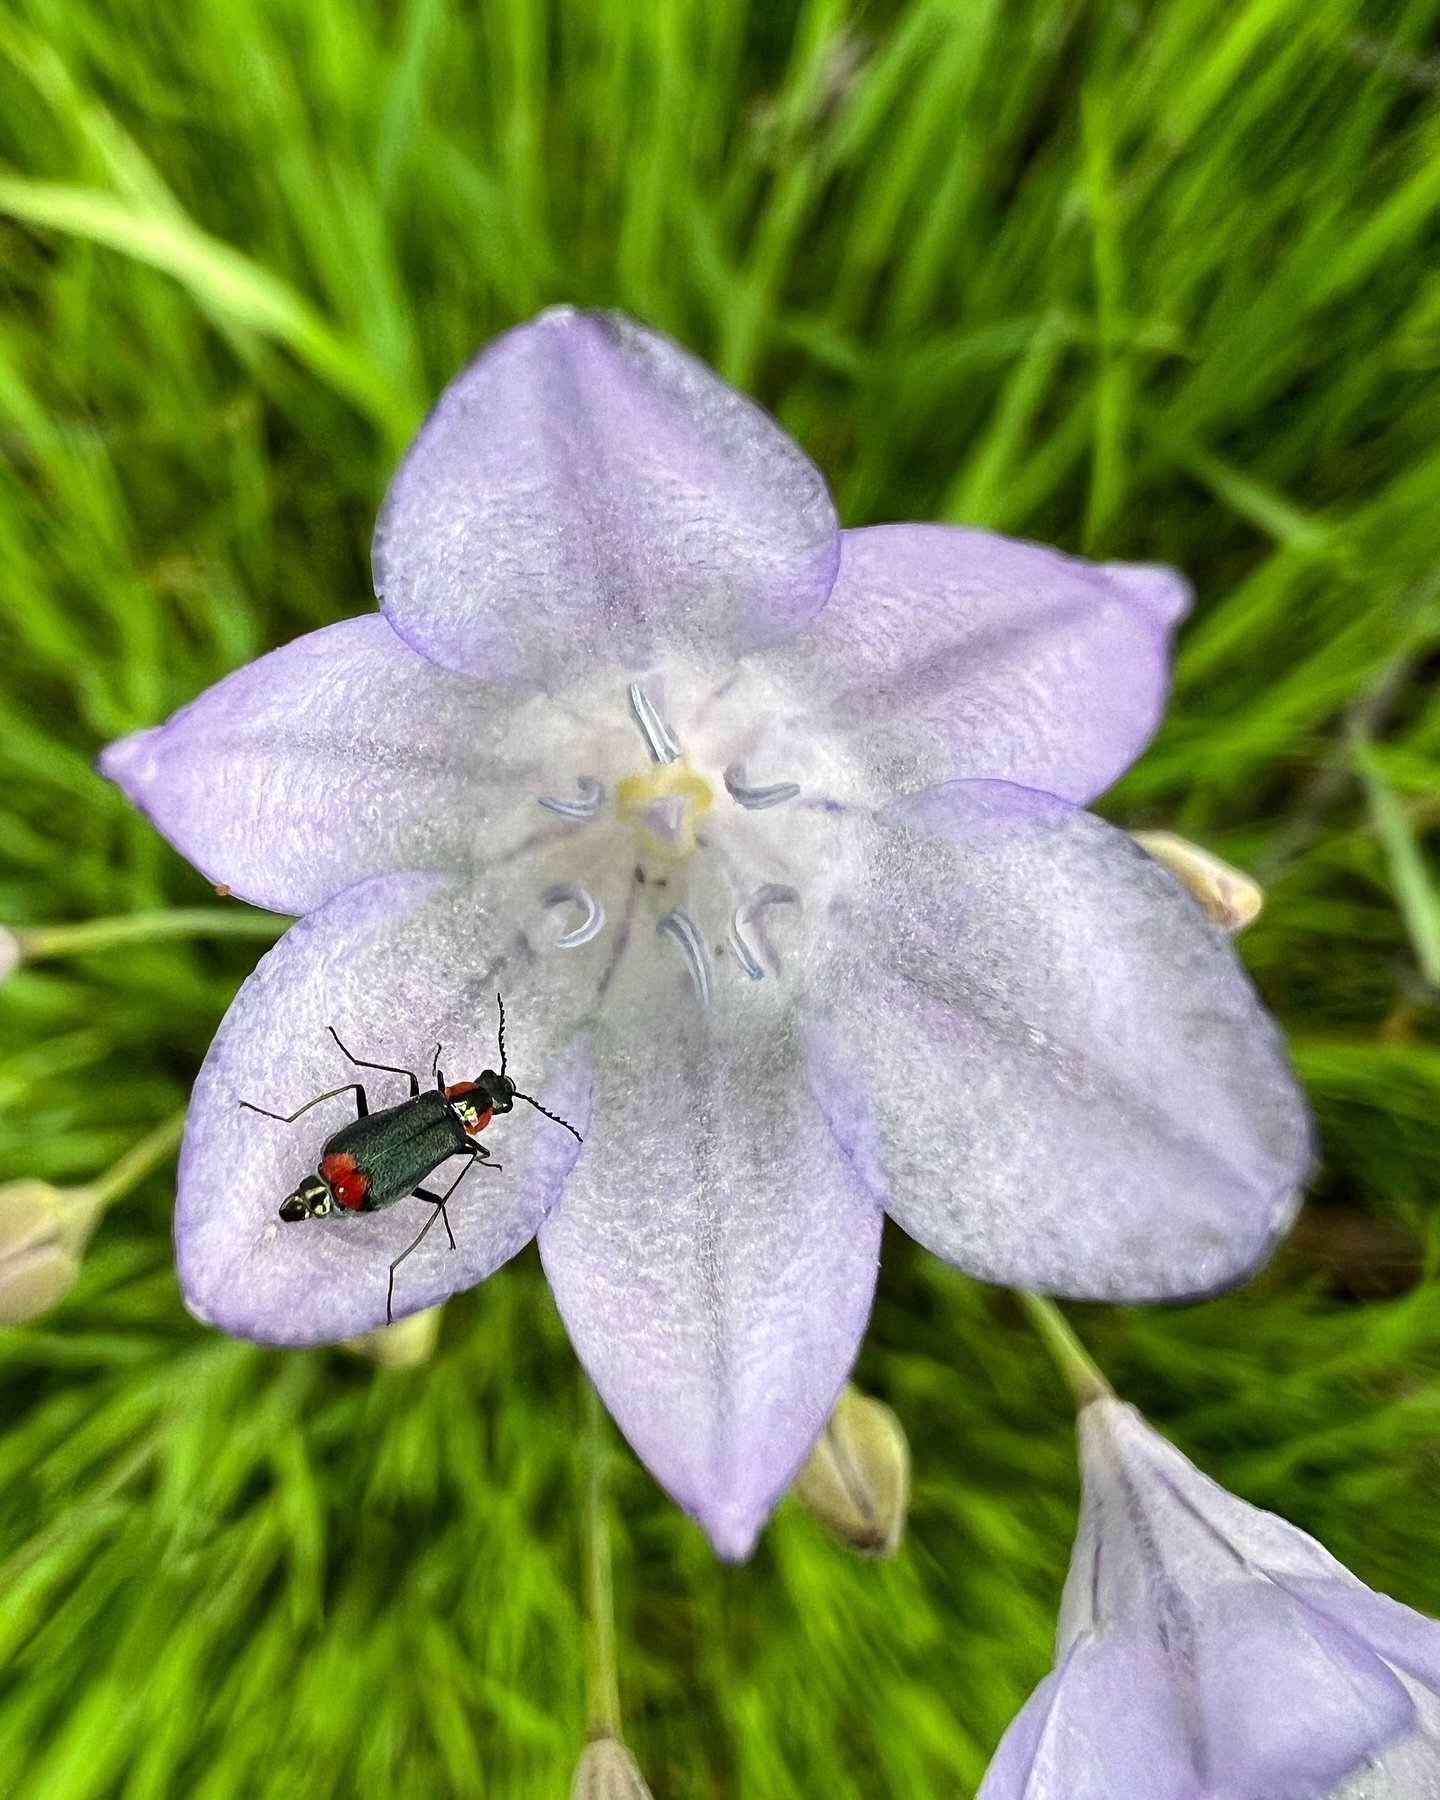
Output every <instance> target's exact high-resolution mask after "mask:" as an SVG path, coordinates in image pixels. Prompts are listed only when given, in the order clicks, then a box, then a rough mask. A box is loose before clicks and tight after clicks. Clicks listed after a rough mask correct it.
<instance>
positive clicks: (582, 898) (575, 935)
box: [540, 881, 605, 950]
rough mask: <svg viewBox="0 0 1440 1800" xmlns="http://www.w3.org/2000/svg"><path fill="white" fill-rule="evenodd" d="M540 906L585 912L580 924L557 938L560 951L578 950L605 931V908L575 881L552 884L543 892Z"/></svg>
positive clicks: (556, 942) (556, 944)
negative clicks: (569, 908) (578, 909)
mask: <svg viewBox="0 0 1440 1800" xmlns="http://www.w3.org/2000/svg"><path fill="white" fill-rule="evenodd" d="M540 904H541V905H542V906H545V907H551V906H578V907H581V908H582V909H583V910H584V913H585V917H584V918H583V919H582V920H581V921H580V923H579V924H578V925H576V926H574V927H573V928H572V929H571V930H569V931H567V932H564V933H562V935H561V936H559V937H558V938H556V940H555V946H556V948H557V949H559V950H578V949H579V948H580V946H581V944H588V943H589V942H590V940H591V938H593V937H598V936H599V934H600V933H601V932H602V931H603V930H604V929H605V908H604V907H603V906H602V905H601V904H600V902H599V901H598V900H597V899H596V898H595V896H594V895H593V894H592V893H591V892H590V890H589V889H588V888H583V887H579V886H577V885H576V883H575V882H573V881H555V882H552V883H551V884H550V886H549V887H547V888H545V889H544V890H543V891H542V892H541V895H540Z"/></svg>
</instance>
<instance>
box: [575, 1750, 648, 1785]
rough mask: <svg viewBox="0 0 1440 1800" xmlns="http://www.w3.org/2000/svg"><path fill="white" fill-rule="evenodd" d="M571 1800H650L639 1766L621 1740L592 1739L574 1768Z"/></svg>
mask: <svg viewBox="0 0 1440 1800" xmlns="http://www.w3.org/2000/svg"><path fill="white" fill-rule="evenodd" d="M570 1800H651V1795H650V1790H649V1788H648V1787H646V1785H645V1777H644V1776H643V1775H642V1774H641V1773H640V1765H639V1763H637V1762H636V1760H635V1758H634V1757H633V1756H632V1755H631V1754H630V1752H629V1751H628V1750H627V1749H626V1748H625V1746H624V1745H623V1744H622V1743H621V1742H620V1740H619V1739H618V1738H613V1737H597V1738H592V1739H591V1740H590V1742H589V1743H588V1744H587V1745H586V1746H585V1748H584V1750H583V1752H582V1753H581V1756H580V1761H579V1762H578V1763H577V1764H576V1765H575V1779H574V1781H573V1782H572V1783H571V1784H570Z"/></svg>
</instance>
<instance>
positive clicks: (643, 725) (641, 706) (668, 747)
mask: <svg viewBox="0 0 1440 1800" xmlns="http://www.w3.org/2000/svg"><path fill="white" fill-rule="evenodd" d="M630 715H631V717H632V718H633V719H634V721H635V723H636V724H637V725H638V726H639V727H640V735H641V737H643V738H644V740H645V748H646V749H647V750H648V751H649V752H650V760H651V762H657V763H669V762H674V760H675V758H676V757H677V756H679V754H680V746H679V744H677V743H676V741H675V734H674V732H673V731H671V729H670V727H669V726H668V725H667V724H666V723H665V721H664V720H663V719H662V718H661V717H660V715H659V713H658V712H656V710H655V707H654V704H653V703H652V701H651V699H650V696H649V695H648V694H647V693H646V692H645V690H644V688H643V687H641V685H640V683H639V682H638V681H632V682H631V683H630Z"/></svg>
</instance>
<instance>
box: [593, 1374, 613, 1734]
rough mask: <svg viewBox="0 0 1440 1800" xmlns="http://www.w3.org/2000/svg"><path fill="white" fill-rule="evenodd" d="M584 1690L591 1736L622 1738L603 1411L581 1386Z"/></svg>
mask: <svg viewBox="0 0 1440 1800" xmlns="http://www.w3.org/2000/svg"><path fill="white" fill-rule="evenodd" d="M585 1454H586V1464H587V1467H586V1480H585V1533H584V1538H585V1610H586V1613H587V1614H588V1618H587V1621H586V1634H585V1636H586V1641H585V1648H586V1659H585V1660H586V1686H587V1688H588V1699H589V1710H590V1736H591V1737H592V1738H597V1737H616V1738H618V1737H619V1735H620V1682H619V1678H618V1676H617V1674H616V1670H615V1595H614V1587H613V1583H612V1580H611V1570H610V1513H609V1508H608V1505H607V1497H606V1485H605V1463H606V1457H607V1455H608V1448H607V1445H606V1442H605V1410H604V1408H603V1407H602V1406H601V1404H600V1396H599V1395H598V1394H597V1393H596V1392H595V1389H594V1387H593V1386H592V1384H591V1383H590V1382H589V1381H588V1380H587V1381H586V1382H585Z"/></svg>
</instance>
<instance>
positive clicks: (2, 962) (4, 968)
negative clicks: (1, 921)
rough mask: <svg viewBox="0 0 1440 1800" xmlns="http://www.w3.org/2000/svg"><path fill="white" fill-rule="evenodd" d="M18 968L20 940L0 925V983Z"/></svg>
mask: <svg viewBox="0 0 1440 1800" xmlns="http://www.w3.org/2000/svg"><path fill="white" fill-rule="evenodd" d="M19 967H20V940H19V938H18V937H16V935H15V933H14V932H13V931H7V930H6V929H5V927H4V926H3V925H0V981H4V980H5V979H6V977H7V976H10V975H13V974H14V972H15V970H16V969H18V968H19Z"/></svg>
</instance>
